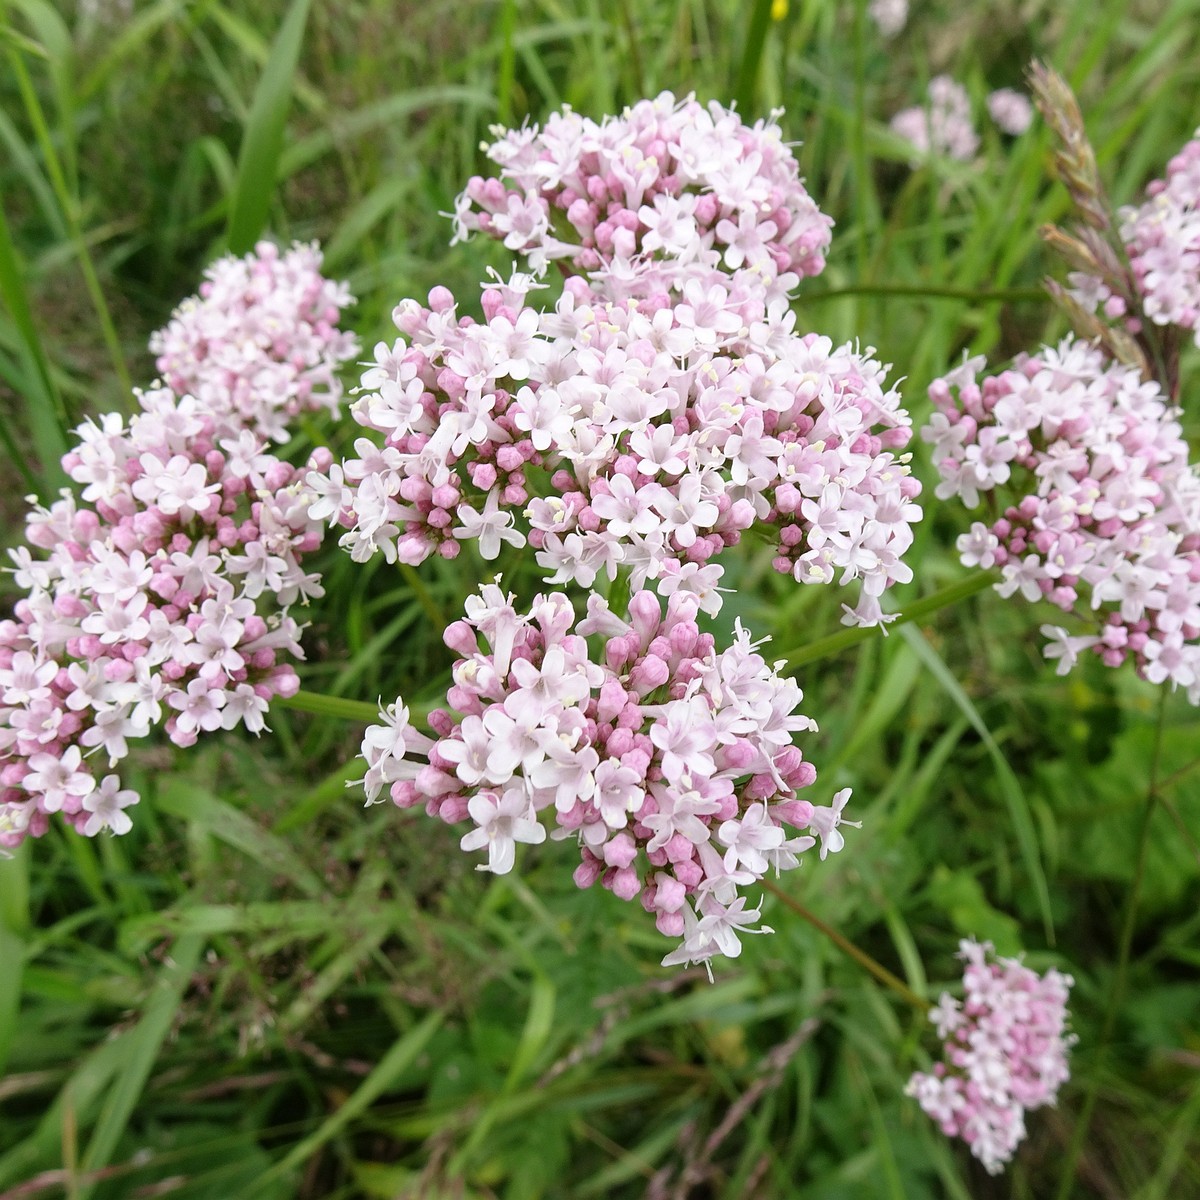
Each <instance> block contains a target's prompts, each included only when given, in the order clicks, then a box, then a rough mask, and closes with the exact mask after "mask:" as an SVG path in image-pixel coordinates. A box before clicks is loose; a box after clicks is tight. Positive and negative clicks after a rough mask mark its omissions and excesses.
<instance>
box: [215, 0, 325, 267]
mask: <svg viewBox="0 0 1200 1200" xmlns="http://www.w3.org/2000/svg"><path fill="white" fill-rule="evenodd" d="M308 8H309V0H293V3H292V6H291V8H290V9H288V14H287V16H286V17H285V18H284V20H283V24H282V25H281V26H280V29H279V34H278V35H277V37H276V38H275V44H274V45H273V46H272V47H271V56H270V58H269V59H268V60H267V65H266V67H265V68H264V70H263V74H262V78H261V79H260V80H259V82H258V88H257V89H256V90H255V93H254V103H253V104H252V105H251V106H250V117H249V120H248V121H247V122H246V132H245V136H244V137H243V138H242V148H241V152H240V153H239V155H238V167H237V179H236V181H235V183H234V190H233V198H232V200H231V202H230V206H229V230H228V242H229V249H230V250H231V251H232V252H233V253H234V254H246V253H247V252H248V251H250V250H251V249H252V248H253V247H254V243H255V241H257V239H258V237H259V235H260V234H261V233H262V231H263V229H264V228H265V227H266V224H267V214H268V212H269V211H270V207H271V197H272V196H273V195H274V193H275V177H276V173H277V172H278V170H279V158H280V155H281V154H282V153H283V131H284V124H285V123H286V121H287V111H288V106H289V105H290V103H291V99H292V83H293V80H294V78H295V74H296V65H297V63H298V62H299V60H300V46H301V43H302V42H303V39H304V26H305V24H306V22H307V21H308Z"/></svg>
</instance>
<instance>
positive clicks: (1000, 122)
mask: <svg viewBox="0 0 1200 1200" xmlns="http://www.w3.org/2000/svg"><path fill="white" fill-rule="evenodd" d="M987 110H988V115H989V116H990V117H991V118H992V120H993V121H994V122H995V123H996V127H997V128H998V129H999V130H1000V131H1001V132H1002V133H1007V134H1008V135H1009V136H1010V137H1020V136H1021V134H1023V133H1024V132H1025V131H1026V130H1027V129H1028V128H1029V126H1030V125H1032V124H1033V105H1032V104H1031V103H1030V100H1029V97H1028V96H1026V95H1025V94H1024V93H1023V92H1018V91H1015V90H1014V89H1013V88H997V89H996V90H995V91H994V92H992V93H991V94H990V95H989V96H988V98H987Z"/></svg>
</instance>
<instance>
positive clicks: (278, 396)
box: [150, 242, 358, 442]
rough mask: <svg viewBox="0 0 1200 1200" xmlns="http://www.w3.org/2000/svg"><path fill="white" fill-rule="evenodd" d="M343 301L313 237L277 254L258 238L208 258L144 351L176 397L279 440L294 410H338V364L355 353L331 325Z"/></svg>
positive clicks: (347, 337)
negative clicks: (248, 249) (249, 246)
mask: <svg viewBox="0 0 1200 1200" xmlns="http://www.w3.org/2000/svg"><path fill="white" fill-rule="evenodd" d="M351 299H352V297H351V296H350V291H349V288H348V287H347V286H346V284H344V283H338V282H335V281H334V280H332V279H326V278H325V277H324V276H323V275H322V274H321V252H320V251H319V250H318V249H317V247H316V246H315V245H302V244H300V243H296V244H295V245H293V246H292V247H291V249H289V250H286V251H283V252H282V253H281V252H280V250H279V249H278V247H276V246H275V245H273V244H272V243H271V242H259V244H258V245H257V246H256V247H255V249H254V253H253V254H250V255H247V256H246V257H244V258H235V257H234V256H233V255H227V256H226V257H225V258H222V259H218V260H217V261H216V262H215V263H213V264H212V265H211V266H210V267H209V268H208V269H207V270H206V271H205V273H204V283H203V284H201V286H200V294H199V295H198V296H193V297H191V298H189V299H187V300H185V301H184V302H183V303H182V304H181V305H180V306H179V307H178V308H177V309H176V310H175V312H174V313H173V314H172V317H171V320H170V322H169V324H168V325H167V327H166V328H165V329H160V330H159V331H158V332H157V333H155V334H154V335H153V336H152V337H151V339H150V349H151V351H152V352H153V353H154V354H156V355H157V356H158V369H159V371H160V372H161V373H162V378H163V381H164V382H165V383H166V384H167V386H168V387H169V388H170V389H171V390H172V391H173V392H175V394H176V395H178V396H194V397H195V398H196V400H197V401H199V403H200V404H201V406H202V407H203V408H205V409H206V410H207V411H208V412H210V413H211V414H212V415H213V416H214V417H216V418H217V419H225V418H229V419H231V420H233V421H234V422H235V423H236V424H237V425H239V426H242V427H244V428H246V429H249V430H251V431H252V432H254V433H257V434H259V435H260V436H262V437H264V438H270V439H272V440H273V441H276V442H286V441H287V440H288V438H289V437H290V436H291V433H290V426H291V425H292V424H293V423H294V420H295V418H296V416H297V415H298V414H299V413H301V412H315V411H318V410H320V409H327V410H328V411H330V412H332V413H335V414H336V412H337V409H338V401H339V400H340V399H341V395H342V385H341V382H340V380H339V379H338V377H337V370H338V368H339V366H340V365H341V364H342V363H343V362H345V361H346V360H347V359H350V358H353V357H354V355H355V354H357V353H358V341H357V339H356V338H355V336H354V334H353V333H350V332H348V331H346V330H342V329H339V328H338V321H339V319H340V317H341V311H342V309H343V308H345V307H346V306H347V305H348V304H350V302H351Z"/></svg>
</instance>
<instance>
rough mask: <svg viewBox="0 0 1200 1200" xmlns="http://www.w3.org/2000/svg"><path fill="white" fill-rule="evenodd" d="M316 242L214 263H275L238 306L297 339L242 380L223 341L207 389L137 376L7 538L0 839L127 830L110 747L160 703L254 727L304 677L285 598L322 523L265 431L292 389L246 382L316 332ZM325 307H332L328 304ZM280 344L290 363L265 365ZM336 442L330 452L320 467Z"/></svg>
mask: <svg viewBox="0 0 1200 1200" xmlns="http://www.w3.org/2000/svg"><path fill="white" fill-rule="evenodd" d="M295 253H297V252H293V254H295ZM312 253H314V252H309V251H304V252H303V253H301V254H300V255H299V257H298V258H297V259H296V260H295V263H294V265H293V268H291V269H289V270H288V271H285V272H283V273H281V274H279V275H278V276H276V275H275V274H273V272H274V271H275V270H276V267H277V266H278V263H279V261H280V260H279V259H278V257H277V255H276V252H275V250H274V248H273V247H270V248H267V247H265V246H260V247H259V250H258V252H257V254H256V255H254V256H250V257H249V258H247V259H246V260H243V261H241V262H240V264H234V265H230V263H229V262H227V263H226V264H224V265H223V266H221V267H220V269H219V270H218V271H217V272H216V273H215V277H216V278H225V279H228V278H229V277H230V276H232V275H238V274H240V275H241V276H242V277H244V278H245V279H252V280H258V281H260V283H261V281H262V280H263V279H267V280H270V279H273V278H278V279H279V281H280V286H281V288H282V294H281V296H279V297H271V296H269V295H266V294H264V293H260V294H259V297H258V303H257V305H254V304H248V303H247V304H242V302H241V300H239V301H238V302H237V303H238V305H240V307H239V309H238V311H240V312H242V313H243V315H246V314H247V313H252V312H255V311H256V312H257V314H258V316H257V317H255V318H254V319H253V320H252V321H251V329H253V327H254V322H255V321H258V320H259V318H261V322H260V324H261V323H262V322H266V320H267V318H266V317H265V316H264V314H266V313H275V314H276V316H277V318H278V328H279V329H280V330H291V331H293V332H297V331H299V333H298V335H299V336H300V339H301V344H300V345H299V346H297V347H296V349H295V351H294V352H293V351H292V350H291V349H290V348H289V347H288V345H287V344H286V342H281V341H275V342H273V343H272V344H271V345H270V346H260V347H259V348H258V349H257V350H256V351H254V353H253V354H252V353H251V352H250V351H249V350H245V352H244V353H241V357H240V359H238V361H240V362H242V363H243V364H248V363H249V362H250V360H251V358H252V357H253V356H254V354H257V356H258V358H259V360H260V361H259V368H258V369H257V370H255V371H254V372H252V373H251V375H248V376H246V377H244V378H241V379H240V380H239V382H238V384H237V386H236V387H235V388H233V389H232V390H231V389H230V388H229V387H228V386H227V385H228V384H229V382H230V381H229V376H228V374H227V367H228V364H229V363H230V362H231V361H233V358H236V357H237V356H236V355H234V356H233V357H231V355H229V354H226V353H224V352H223V351H222V349H221V347H220V346H219V345H218V344H217V343H216V342H215V341H214V342H213V343H212V344H211V345H210V347H209V349H210V350H211V354H203V353H198V354H197V355H196V356H195V361H194V362H193V363H192V365H191V368H190V370H191V371H192V374H191V376H190V378H189V382H190V384H193V385H195V390H196V391H197V392H198V393H200V394H199V395H198V396H197V395H180V394H177V393H175V392H174V391H173V390H171V389H169V388H155V389H152V390H150V391H147V392H145V393H138V394H137V398H138V402H139V408H140V411H139V412H138V413H137V414H136V415H135V416H134V417H132V418H131V420H130V421H129V422H128V424H126V423H125V421H124V420H123V418H122V417H121V416H120V415H119V414H109V415H107V416H105V417H103V418H102V419H101V420H100V422H99V424H96V423H94V422H91V421H89V422H87V423H85V424H84V425H82V426H80V428H79V429H78V430H77V431H76V437H77V438H78V441H77V444H76V446H75V448H74V449H73V450H71V452H70V453H68V454H67V455H66V456H65V457H64V459H63V466H64V468H65V469H66V471H67V473H68V475H69V476H70V477H71V479H72V480H74V482H75V483H76V484H77V485H78V488H77V490H76V491H72V490H71V489H69V488H64V489H63V491H62V494H61V498H60V499H59V500H57V501H55V502H54V503H53V504H51V505H50V506H49V507H48V508H43V507H40V506H38V507H35V508H34V509H33V511H32V512H31V513H30V515H29V517H28V520H27V523H26V537H27V542H28V545H26V546H22V547H20V548H18V549H17V550H15V551H12V552H10V553H11V557H12V559H13V562H14V564H15V565H14V568H13V575H14V579H15V581H16V583H17V586H18V587H20V588H21V589H22V590H23V591H24V592H25V593H26V595H25V596H24V597H23V598H22V599H21V600H19V601H18V603H17V604H16V606H15V611H14V618H15V619H13V620H7V621H3V622H0V848H2V847H13V846H16V845H19V844H20V843H21V842H22V841H23V840H24V839H25V838H26V837H28V836H40V835H41V834H43V833H45V832H46V829H47V828H48V824H49V816H50V815H51V814H53V813H56V812H57V813H61V814H62V816H63V818H64V819H65V820H66V821H67V823H69V824H70V825H72V826H73V827H74V828H75V829H76V830H77V831H79V832H80V833H83V834H85V835H87V836H89V837H90V836H94V835H95V834H97V833H99V832H100V831H101V830H102V829H106V828H107V829H111V830H112V831H113V832H115V833H125V832H127V831H128V830H129V828H130V827H131V822H130V818H129V816H128V814H127V813H125V812H124V811H123V810H124V809H126V808H128V807H129V806H130V805H132V804H134V803H136V802H137V799H138V797H137V795H136V793H134V792H133V791H130V790H128V789H123V788H122V787H121V785H120V780H119V779H118V777H117V776H116V775H115V774H107V775H103V778H101V777H100V776H101V775H102V769H101V768H99V767H98V766H97V764H98V762H100V761H106V762H107V764H108V766H109V767H113V766H115V765H116V764H117V763H118V762H119V761H120V760H121V759H123V758H124V757H125V756H126V754H127V753H128V742H129V739H131V738H140V737H146V736H147V735H148V734H149V733H150V732H151V729H152V728H153V727H154V726H156V725H157V724H160V723H163V724H165V728H166V731H167V734H168V736H169V737H170V738H171V740H172V741H173V742H175V743H176V744H177V745H180V746H187V745H191V744H192V743H193V742H195V741H196V739H197V737H198V735H199V734H200V733H203V732H210V731H212V730H215V729H219V728H223V729H232V728H233V727H234V726H236V725H239V724H241V725H244V726H245V727H246V728H247V729H250V730H251V731H253V732H256V733H257V732H258V731H260V730H261V729H263V728H264V714H265V713H266V711H267V706H268V703H269V701H270V700H271V698H272V696H276V695H289V694H291V693H293V692H294V691H295V690H296V687H297V679H296V675H295V672H294V670H293V668H292V667H291V665H290V663H289V661H288V660H289V658H299V657H303V655H302V653H301V649H300V645H299V636H300V627H299V626H298V625H297V623H296V621H295V620H294V619H293V618H292V617H291V616H290V615H289V613H288V608H289V606H290V605H292V604H294V603H295V602H297V601H300V602H307V601H308V599H309V598H311V597H317V596H320V595H322V589H321V586H320V581H319V577H318V576H316V575H312V574H308V573H306V572H305V570H304V568H303V566H302V565H301V560H302V558H303V557H304V555H306V554H308V553H309V552H311V551H312V550H314V549H316V548H317V546H318V545H319V544H320V542H321V537H322V533H323V529H322V526H321V524H320V523H319V522H315V521H313V520H312V519H311V518H310V517H309V516H308V511H307V510H308V504H309V502H310V500H311V496H310V495H309V494H308V492H307V491H306V489H305V487H304V484H303V481H302V476H303V474H304V472H303V471H301V470H298V469H297V468H295V467H293V466H291V465H290V464H289V463H287V462H284V461H282V460H281V459H279V458H278V457H276V456H275V455H274V454H272V453H270V452H269V451H268V450H267V449H266V447H265V446H264V443H263V440H262V436H261V433H262V429H261V427H262V423H263V420H264V419H265V418H264V414H266V413H268V411H271V412H272V415H271V417H270V421H271V422H272V423H274V422H276V421H277V420H279V419H280V418H281V414H282V413H283V412H284V411H285V408H286V405H281V406H280V407H279V408H277V409H274V410H272V409H271V404H272V401H271V400H270V399H267V398H264V397H263V396H261V395H259V394H258V393H255V392H252V391H246V390H245V387H246V386H250V385H251V384H253V386H254V387H258V386H263V387H274V386H276V385H277V384H279V385H280V386H283V385H284V382H285V380H286V379H292V380H293V382H294V381H295V380H297V379H298V378H299V375H298V374H297V372H298V371H299V369H300V366H301V364H302V362H303V361H304V359H305V357H306V355H307V353H308V348H309V347H310V346H311V344H312V341H313V338H314V336H316V335H315V334H314V331H313V329H312V328H311V327H309V326H308V325H307V324H306V320H307V318H306V317H303V316H302V317H300V318H296V317H289V315H288V307H287V305H288V302H289V301H291V302H295V303H300V304H301V305H302V306H307V307H306V311H310V310H311V301H312V298H313V296H314V295H316V294H317V293H319V292H320V291H321V289H314V288H313V287H311V286H310V285H309V284H305V285H304V286H303V287H301V288H297V287H296V286H294V284H295V280H296V279H297V278H301V277H303V275H304V273H305V272H306V271H307V270H308V268H309V267H311V265H312V263H313V261H314V259H313V258H312ZM290 257H291V256H289V259H290ZM284 261H288V260H287V259H285V260H284ZM262 264H266V265H265V267H263V268H262V269H261V270H260V266H261V265H262ZM302 268H303V269H302ZM264 272H265V274H264ZM256 286H257V285H256ZM338 294H342V293H340V292H338ZM243 299H245V300H246V301H248V300H249V297H248V296H244V297H243ZM224 304H230V305H233V304H234V301H233V299H232V298H231V296H230V295H229V294H227V293H226V292H223V291H220V290H216V291H210V293H209V295H208V296H207V298H205V299H203V300H201V301H199V302H197V303H196V304H195V305H193V306H185V309H186V311H187V314H188V315H187V316H186V318H183V319H182V321H183V324H182V326H181V328H184V329H186V330H191V331H192V332H193V333H195V332H196V331H200V330H204V329H208V330H210V331H215V330H217V329H218V328H220V327H221V324H220V319H219V318H218V317H214V316H212V314H211V313H210V309H211V308H212V306H214V305H224ZM181 311H183V310H181ZM323 312H324V315H322V316H320V318H319V319H320V321H321V322H324V321H325V320H326V319H327V317H328V315H329V312H330V309H329V306H328V305H326V306H325V308H324V309H323ZM332 312H333V315H334V316H336V309H333V310H332ZM173 336H174V335H173ZM179 336H180V337H182V336H183V334H182V333H181V334H180V335H179ZM320 339H321V340H323V341H324V343H325V350H324V351H323V352H322V353H323V354H325V355H331V354H332V355H335V357H345V356H346V355H348V354H351V353H354V352H355V349H356V345H355V343H354V341H353V339H352V338H347V337H346V336H345V335H341V334H338V335H336V336H332V335H330V334H329V333H328V331H326V332H324V333H322V334H320ZM335 346H336V350H334V347H335ZM239 353H240V352H239ZM276 355H278V356H281V358H282V361H283V362H284V364H285V367H284V368H283V369H282V372H281V373H280V372H276V371H274V370H272V369H271V363H272V362H273V361H274V359H273V357H272V356H276ZM330 361H331V362H332V361H333V360H332V359H331V360H330ZM209 368H211V370H212V372H213V373H212V375H211V376H209V375H208V374H207V371H208V370H209ZM324 369H325V368H324V367H323V368H322V372H323V371H324ZM319 374H320V372H318V373H317V374H314V376H313V382H315V380H316V378H317V376H318V375H319ZM173 378H176V381H178V378H179V377H177V376H173ZM243 385H245V386H243ZM302 392H303V389H302V388H301V389H299V390H295V389H294V390H293V395H292V399H294V400H297V401H298V400H299V399H300V397H301V395H302ZM309 395H310V396H311V395H312V393H309ZM247 398H249V401H252V402H246V403H243V400H246V399H247ZM274 399H282V397H279V396H277V397H275V398H274ZM210 403H211V404H212V405H213V407H210ZM329 461H330V456H329V454H328V452H317V454H315V455H314V456H313V460H312V461H311V462H310V463H309V467H310V468H324V467H327V466H328V465H329Z"/></svg>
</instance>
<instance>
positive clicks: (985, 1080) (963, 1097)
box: [905, 940, 1076, 1175]
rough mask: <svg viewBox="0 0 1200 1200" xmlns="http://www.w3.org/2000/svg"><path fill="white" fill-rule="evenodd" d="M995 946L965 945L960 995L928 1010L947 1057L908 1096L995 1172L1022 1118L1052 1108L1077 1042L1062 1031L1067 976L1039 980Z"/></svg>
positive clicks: (1019, 1134)
mask: <svg viewBox="0 0 1200 1200" xmlns="http://www.w3.org/2000/svg"><path fill="white" fill-rule="evenodd" d="M992 949H993V948H992V945H991V943H990V942H984V943H982V944H980V943H978V942H976V941H974V940H964V941H963V942H961V943H960V949H959V957H960V958H962V959H963V960H964V961H965V962H966V964H967V965H966V969H965V970H964V972H963V989H964V992H965V995H964V998H963V999H962V1000H961V1001H960V1000H956V999H954V997H952V996H951V995H949V993H946V992H943V993H942V997H941V1000H940V1002H939V1003H938V1004H937V1005H936V1006H935V1007H934V1008H933V1009H932V1010H931V1011H930V1014H929V1017H930V1020H931V1021H932V1022H933V1023H934V1025H935V1026H936V1028H937V1033H938V1037H940V1038H942V1039H943V1040H944V1043H945V1045H944V1056H945V1061H944V1062H940V1063H938V1064H937V1065H936V1066H935V1067H934V1069H933V1073H932V1074H926V1073H924V1072H921V1071H918V1072H916V1073H915V1074H914V1075H913V1076H912V1078H911V1079H910V1080H909V1081H908V1086H907V1088H906V1089H905V1091H906V1093H907V1094H908V1095H910V1096H914V1097H915V1098H916V1100H917V1103H918V1104H920V1106H921V1107H922V1108H923V1109H924V1110H925V1112H926V1113H928V1114H929V1116H930V1117H932V1118H933V1120H934V1121H936V1122H937V1123H938V1125H939V1126H940V1127H941V1129H942V1132H943V1133H945V1134H946V1135H947V1136H948V1137H961V1138H962V1139H963V1141H965V1142H966V1143H967V1144H968V1145H969V1146H970V1147H971V1153H972V1154H973V1155H974V1156H975V1157H976V1158H977V1159H979V1161H980V1162H982V1163H983V1165H984V1166H985V1167H986V1168H987V1170H988V1172H989V1173H990V1174H992V1175H996V1174H999V1172H1000V1171H1001V1170H1002V1169H1003V1166H1004V1164H1005V1163H1006V1162H1008V1161H1009V1159H1011V1158H1012V1156H1013V1153H1014V1151H1015V1150H1016V1148H1017V1146H1018V1145H1019V1144H1020V1142H1021V1140H1022V1139H1023V1138H1024V1137H1025V1113H1026V1112H1027V1111H1029V1110H1031V1109H1035V1108H1041V1107H1043V1106H1044V1105H1048V1104H1049V1105H1053V1104H1054V1102H1055V1100H1056V1098H1057V1096H1058V1089H1059V1088H1060V1087H1061V1086H1062V1085H1063V1084H1064V1083H1065V1082H1066V1081H1067V1079H1068V1078H1069V1077H1070V1069H1069V1067H1068V1065H1067V1051H1068V1050H1069V1049H1070V1047H1071V1046H1072V1045H1073V1044H1074V1043H1075V1040H1076V1039H1075V1038H1074V1036H1073V1035H1071V1034H1068V1033H1067V1032H1066V1025H1067V1008H1066V1005H1067V995H1068V992H1069V991H1070V989H1071V985H1072V983H1073V982H1074V981H1073V980H1072V979H1071V977H1070V976H1069V975H1064V974H1062V973H1061V972H1060V971H1056V970H1054V969H1053V968H1051V969H1050V970H1048V971H1047V972H1046V974H1045V975H1038V974H1037V972H1035V971H1032V970H1030V969H1029V968H1028V967H1026V966H1025V965H1023V964H1022V963H1020V962H1018V961H1017V960H1016V959H1012V958H997V957H996V956H995V954H994V953H993V952H992Z"/></svg>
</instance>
